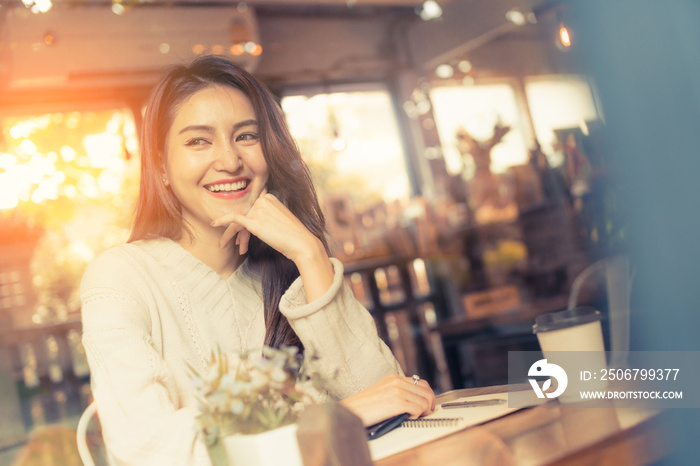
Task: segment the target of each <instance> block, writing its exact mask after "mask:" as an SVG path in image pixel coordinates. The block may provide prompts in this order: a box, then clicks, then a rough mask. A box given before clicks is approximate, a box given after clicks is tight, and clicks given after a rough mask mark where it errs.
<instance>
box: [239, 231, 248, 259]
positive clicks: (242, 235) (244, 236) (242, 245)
mask: <svg viewBox="0 0 700 466" xmlns="http://www.w3.org/2000/svg"><path fill="white" fill-rule="evenodd" d="M236 243H237V244H238V254H241V255H242V254H245V253H246V252H248V244H249V243H250V232H249V231H248V230H246V229H245V228H244V229H242V230H241V231H239V232H238V236H236Z"/></svg>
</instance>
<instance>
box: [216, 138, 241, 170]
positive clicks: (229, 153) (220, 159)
mask: <svg viewBox="0 0 700 466" xmlns="http://www.w3.org/2000/svg"><path fill="white" fill-rule="evenodd" d="M216 162H217V166H216V167H215V168H216V169H217V170H222V171H230V172H234V171H236V170H238V168H239V167H240V166H241V156H240V154H239V153H238V151H237V150H236V148H235V147H234V146H233V145H232V144H224V145H223V147H221V150H219V151H218V153H217V157H216Z"/></svg>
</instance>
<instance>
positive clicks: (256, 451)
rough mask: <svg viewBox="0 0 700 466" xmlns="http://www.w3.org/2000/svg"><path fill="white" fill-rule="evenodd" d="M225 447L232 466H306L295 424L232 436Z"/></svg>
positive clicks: (226, 439) (225, 441) (227, 439)
mask: <svg viewBox="0 0 700 466" xmlns="http://www.w3.org/2000/svg"><path fill="white" fill-rule="evenodd" d="M223 443H224V449H225V450H226V456H227V457H228V464H229V466H281V465H283V466H304V463H303V461H302V460H301V451H299V443H298V442H297V425H296V424H289V425H286V426H283V427H280V428H278V429H274V430H269V431H267V432H263V433H260V434H251V435H243V434H236V435H229V436H228V437H224V439H223Z"/></svg>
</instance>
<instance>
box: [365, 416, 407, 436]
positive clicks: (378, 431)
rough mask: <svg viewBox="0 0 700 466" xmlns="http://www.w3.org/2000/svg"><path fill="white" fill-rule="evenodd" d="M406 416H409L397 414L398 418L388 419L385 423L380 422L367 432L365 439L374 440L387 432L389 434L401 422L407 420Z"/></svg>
mask: <svg viewBox="0 0 700 466" xmlns="http://www.w3.org/2000/svg"><path fill="white" fill-rule="evenodd" d="M408 416H410V414H408V413H403V414H399V415H398V416H394V417H390V418H389V419H387V420H386V421H382V422H380V423H379V424H377V425H376V426H374V427H372V429H371V430H369V431H368V432H367V437H369V439H370V440H374V439H375V438H379V437H381V436H382V435H384V434H386V433H387V432H391V431H392V430H394V429H395V428H397V427H399V426H400V425H401V423H402V422H403V421H405V420H406V419H408Z"/></svg>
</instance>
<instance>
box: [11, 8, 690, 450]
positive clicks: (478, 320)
mask: <svg viewBox="0 0 700 466" xmlns="http://www.w3.org/2000/svg"><path fill="white" fill-rule="evenodd" d="M582 3H585V5H583V4H582ZM615 3H616V4H615V5H608V4H607V2H602V1H593V2H576V1H569V2H567V1H553V0H490V1H488V2H484V1H477V0H437V1H433V0H428V1H420V0H321V1H312V0H251V1H249V2H235V1H230V0H211V1H209V0H169V1H165V0H128V1H127V0H4V1H2V2H0V407H1V411H2V417H3V422H2V427H1V428H0V464H12V462H13V461H17V462H20V461H25V460H27V458H30V457H31V454H32V451H31V449H28V448H27V445H28V444H29V441H30V439H32V438H36V436H37V435H38V433H46V432H49V433H50V434H49V435H48V436H46V437H45V438H44V439H43V442H44V447H42V448H44V450H46V449H48V450H51V449H52V448H53V449H54V450H53V451H59V450H61V449H62V448H64V449H65V448H67V447H63V446H62V445H63V444H62V443H61V442H60V441H59V439H60V438H61V436H65V438H69V439H70V438H71V435H73V438H74V430H75V425H76V423H77V419H78V416H79V415H80V413H81V412H82V410H83V409H84V408H85V406H86V405H87V403H88V402H89V400H90V397H91V394H90V387H89V376H90V374H89V368H88V367H87V363H86V360H85V355H84V350H83V348H82V346H81V343H80V331H81V324H80V303H79V299H78V296H77V289H78V285H79V282H80V277H81V275H82V272H83V270H84V268H85V266H86V265H87V263H89V262H90V260H91V259H92V258H94V257H95V256H96V255H97V254H99V253H100V252H101V251H103V250H104V249H106V248H108V247H111V246H114V245H117V244H120V243H123V242H124V241H125V240H126V238H127V236H128V231H129V227H130V221H131V218H132V209H133V206H134V201H135V198H136V194H137V188H138V176H139V173H138V171H139V149H138V140H139V131H140V129H139V127H140V122H141V115H142V111H143V105H144V101H145V98H146V96H147V94H148V92H149V90H150V87H151V86H152V85H153V83H154V82H155V80H156V79H157V78H158V77H159V76H160V75H161V73H162V72H163V70H164V69H165V67H167V66H168V65H170V64H174V63H186V62H188V61H189V60H191V59H193V58H194V57H195V56H198V55H202V54H220V55H225V56H228V57H231V58H233V59H235V60H237V61H239V62H240V63H241V64H243V65H244V66H245V67H246V68H247V69H248V70H249V71H251V72H253V73H254V74H255V75H256V76H258V77H259V78H260V79H261V80H262V81H264V82H265V83H266V84H267V85H268V86H269V87H270V88H271V89H272V91H273V92H274V93H275V94H276V95H277V96H278V97H279V99H280V102H281V106H282V108H283V110H284V113H285V115H286V117H287V121H288V123H289V125H290V128H291V130H292V133H293V135H294V137H295V138H296V140H297V143H298V145H299V147H300V149H301V152H302V155H303V157H304V158H305V160H306V162H307V164H308V165H309V166H310V167H311V170H312V173H313V176H314V179H315V182H316V186H317V189H318V194H319V198H320V200H321V203H322V206H323V209H324V212H325V214H326V217H327V222H328V230H329V233H330V235H331V236H332V248H333V254H334V255H335V256H336V257H338V258H339V259H341V260H342V261H343V262H344V264H345V266H346V279H347V281H348V283H349V284H350V286H351V287H352V289H353V291H354V292H355V294H356V296H357V297H358V299H360V300H361V301H362V302H363V303H364V304H365V305H366V306H367V308H368V309H369V310H370V311H371V312H372V314H373V316H374V317H375V320H376V322H377V327H378V329H379V332H380V335H381V336H382V338H384V339H385V341H386V342H387V343H388V344H389V345H390V347H391V348H392V350H393V351H394V353H395V355H396V356H397V359H398V360H399V362H400V363H401V365H402V367H403V369H404V371H405V372H406V373H409V374H411V373H416V374H420V375H421V377H422V378H425V379H427V380H428V381H429V382H430V383H431V385H432V386H433V387H435V389H436V391H438V392H443V391H446V390H450V389H454V388H464V387H475V386H486V385H497V384H504V383H507V381H508V380H507V352H508V351H509V350H510V351H516V350H520V351H524V350H532V351H538V350H539V346H538V344H537V340H536V337H535V336H534V335H533V334H532V324H533V322H534V318H535V316H537V315H538V314H540V313H543V312H547V311H552V310H559V309H565V308H566V307H567V306H569V305H570V303H569V298H570V295H571V291H572V285H573V283H574V280H575V279H576V277H577V276H579V275H580V274H581V273H582V272H584V271H587V272H584V274H585V275H588V272H590V271H593V272H594V273H591V274H590V279H586V280H584V281H585V283H584V284H583V285H582V286H581V289H580V293H579V294H578V295H577V296H578V297H577V303H578V304H589V305H593V306H594V307H596V308H598V309H600V310H601V312H603V314H604V316H605V317H606V319H608V320H609V315H610V312H612V309H611V306H610V305H609V303H610V302H611V298H610V295H611V293H610V292H609V291H610V288H611V287H612V288H615V286H617V289H621V288H622V289H625V290H627V289H630V288H631V290H632V292H629V293H628V292H626V293H623V295H626V296H623V298H625V299H627V301H626V304H623V306H622V307H623V308H625V309H626V311H627V313H628V314H629V313H630V307H631V308H632V311H631V315H632V325H631V328H629V327H630V326H629V325H628V328H627V329H626V330H625V333H626V336H627V345H628V346H629V347H631V348H633V349H697V346H698V343H697V342H698V339H697V330H698V328H700V326H698V325H697V323H698V322H697V320H698V319H697V317H696V316H695V314H696V313H694V312H692V311H691V309H692V308H689V306H692V304H693V303H695V302H696V301H695V298H696V297H695V296H693V295H692V294H690V293H692V289H693V284H692V277H693V272H694V271H695V264H696V262H695V261H694V259H695V258H696V257H697V255H696V253H697V247H696V246H694V241H695V240H694V237H693V232H698V229H697V226H698V225H696V224H695V223H693V222H692V221H691V219H692V218H694V216H693V214H691V213H690V212H691V211H690V210H689V209H692V206H694V205H695V204H694V201H695V200H696V199H700V198H699V197H698V196H696V195H697V194H699V193H697V191H698V188H697V187H696V186H695V184H696V183H695V182H694V180H695V176H694V175H695V174H696V173H697V170H695V171H693V170H691V168H693V167H692V164H693V163H694V164H696V165H697V163H698V162H697V160H696V159H698V157H697V155H698V153H697V147H700V144H697V143H698V141H697V139H698V136H697V134H698V133H699V132H698V131H697V128H698V122H699V120H698V109H699V108H700V97H699V96H700V92H698V91H699V89H698V83H700V79H698V78H700V76H698V74H700V73H699V72H698V64H697V56H699V55H696V54H695V53H696V52H697V48H698V45H697V44H698V43H700V41H698V40H697V39H698V37H697V35H698V28H697V23H698V18H700V14H698V11H697V9H698V7H697V5H696V3H695V2H691V1H680V0H679V1H674V2H671V5H667V6H666V7H663V8H662V7H658V6H656V5H655V2H650V1H646V0H645V1H642V2H633V1H628V0H624V1H622V0H621V1H620V2H615ZM693 57H695V58H693ZM690 154H694V158H693V157H690V158H693V160H694V161H691V162H688V163H690V164H691V165H689V166H688V165H684V164H685V163H686V162H687V159H688V158H689V156H690ZM684 166H685V167H688V169H684V168H683V167H684ZM696 168H697V167H696ZM669 196H670V197H669ZM686 204H687V206H686ZM686 207H687V208H686ZM656 216H660V217H656ZM656 218H660V219H661V220H659V221H658V222H657V221H655V220H654V219H656ZM689 222H690V223H689ZM659 248H660V249H659ZM650 251H651V254H650ZM653 251H656V253H654V252H653ZM620 257H622V258H624V260H625V262H624V264H625V267H627V268H625V269H624V279H625V280H628V279H629V277H631V276H635V277H636V278H635V282H634V286H632V281H631V280H629V282H628V281H625V282H624V284H623V285H620V284H619V282H611V280H612V279H613V278H614V277H613V278H611V277H612V276H611V275H610V274H609V273H607V272H608V268H607V266H608V265H609V264H611V263H618V262H617V259H618V258H620ZM591 266H592V268H589V267H591ZM640 269H641V271H640ZM631 271H634V273H632V272H631ZM637 272H640V273H639V275H637V274H636V273H637ZM676 274H680V275H681V276H682V277H684V278H685V281H684V280H680V281H679V280H675V279H673V278H671V277H675V276H676ZM618 278H619V277H618ZM582 282H583V281H582ZM616 284H617V285H616ZM637 289H641V290H642V291H643V293H642V296H641V297H640V298H638V299H637V300H636V301H635V299H634V298H635V296H636V295H637V293H635V291H636V290H637ZM650 290H654V291H653V292H652V291H650ZM617 297H618V298H619V296H617ZM623 301H624V299H623ZM618 302H619V301H618ZM630 302H631V305H630ZM669 306H670V307H672V308H673V310H671V311H669V310H668V308H669ZM675 312H678V313H679V314H678V315H680V316H682V317H681V318H678V317H677V316H676V314H674V313H675ZM662 315H663V316H664V319H663V320H660V316H662ZM604 328H605V329H606V333H605V339H606V343H609V344H611V338H613V337H612V336H611V334H610V332H609V329H608V327H607V326H604ZM69 443H70V442H69ZM37 455H39V453H37ZM57 455H58V456H60V455H59V454H54V455H52V456H53V457H56V456H57ZM71 455H72V453H71V452H70V451H68V450H66V451H64V454H63V456H62V458H64V459H63V460H61V461H63V462H59V463H56V464H79V463H73V462H71V461H77V456H76V457H73V456H71ZM27 464H28V463H27ZM37 464H40V463H37Z"/></svg>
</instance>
